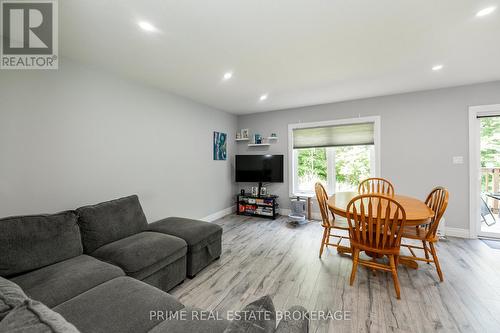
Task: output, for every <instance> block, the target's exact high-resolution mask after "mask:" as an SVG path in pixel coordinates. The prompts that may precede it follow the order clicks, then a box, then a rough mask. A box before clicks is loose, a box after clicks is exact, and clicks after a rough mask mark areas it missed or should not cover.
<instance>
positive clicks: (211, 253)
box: [148, 217, 222, 278]
mask: <svg viewBox="0 0 500 333" xmlns="http://www.w3.org/2000/svg"><path fill="white" fill-rule="evenodd" d="M148 229H149V230H150V231H155V232H161V233H164V234H168V235H172V236H176V237H179V238H182V239H184V240H185V241H186V243H187V244H188V251H187V276H188V277H190V278H192V277H194V276H195V275H196V274H197V273H198V272H199V271H201V270H202V269H203V268H205V267H206V266H208V265H209V264H210V263H211V262H212V261H214V260H217V259H219V257H220V254H221V249H222V228H221V227H220V226H218V225H217V224H214V223H209V222H203V221H198V220H191V219H185V218H182V217H168V218H166V219H163V220H160V221H157V222H154V223H151V224H150V225H149V227H148Z"/></svg>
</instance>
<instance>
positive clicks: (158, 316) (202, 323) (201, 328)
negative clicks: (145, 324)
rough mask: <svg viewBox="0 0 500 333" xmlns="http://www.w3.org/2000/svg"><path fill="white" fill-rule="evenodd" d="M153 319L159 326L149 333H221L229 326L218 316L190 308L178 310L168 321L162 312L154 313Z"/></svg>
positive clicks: (226, 321)
mask: <svg viewBox="0 0 500 333" xmlns="http://www.w3.org/2000/svg"><path fill="white" fill-rule="evenodd" d="M174 316H175V317H174ZM153 319H154V320H157V321H159V322H160V324H158V325H156V326H155V327H154V328H153V329H152V330H151V331H149V333H166V332H168V333H186V332H196V333H222V332H224V330H225V329H226V328H227V327H228V326H229V321H228V320H226V319H224V318H222V316H221V315H220V314H217V313H213V312H209V311H205V310H201V309H197V308H191V307H185V308H184V309H182V310H179V311H178V312H177V313H175V314H174V315H172V316H171V318H170V319H168V318H165V314H164V313H163V312H159V313H155V314H154V317H153Z"/></svg>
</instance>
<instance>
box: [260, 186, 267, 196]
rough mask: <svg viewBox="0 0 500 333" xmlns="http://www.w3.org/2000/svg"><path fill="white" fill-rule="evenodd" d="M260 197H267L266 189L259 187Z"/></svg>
mask: <svg viewBox="0 0 500 333" xmlns="http://www.w3.org/2000/svg"><path fill="white" fill-rule="evenodd" d="M260 195H261V196H266V195H267V188H265V187H261V188H260Z"/></svg>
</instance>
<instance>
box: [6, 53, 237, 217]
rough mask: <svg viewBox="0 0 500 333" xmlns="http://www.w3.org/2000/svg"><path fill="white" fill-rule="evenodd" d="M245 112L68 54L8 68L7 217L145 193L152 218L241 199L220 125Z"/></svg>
mask: <svg viewBox="0 0 500 333" xmlns="http://www.w3.org/2000/svg"><path fill="white" fill-rule="evenodd" d="M235 128H236V116H234V115H230V114H228V113H225V112H221V111H218V110H214V109H212V108H210V107H207V106H203V105H200V104H197V103H194V102H192V101H189V100H186V99H183V98H180V97H177V96H175V95H171V94H168V93H165V92H163V91H159V90H156V89H152V88H148V87H145V86H142V85H139V84H134V83H131V82H129V81H127V80H123V79H121V78H117V77H113V76H110V75H106V74H102V73H101V71H98V70H93V69H90V68H86V67H83V66H80V65H76V64H73V63H71V62H70V61H68V60H63V61H62V62H61V65H60V69H59V70H58V71H30V70H29V71H1V72H0V156H1V161H0V217H2V216H7V215H14V214H32V213H42V212H44V213H50V212H56V211H60V210H64V209H72V208H76V207H77V206H79V205H84V204H92V203H97V202H100V201H104V200H109V199H113V198H117V197H120V196H125V195H129V194H132V193H137V194H138V195H139V197H140V200H141V203H142V205H143V208H144V210H145V212H146V215H147V217H148V218H149V219H150V220H155V219H159V218H161V217H165V216H169V215H181V216H186V217H194V218H201V217H205V216H207V215H209V214H212V213H214V212H217V211H220V210H222V209H224V208H227V207H230V206H231V205H232V201H233V200H232V195H233V194H234V193H233V183H232V178H231V170H232V168H231V165H230V163H231V161H232V160H233V158H232V156H233V155H234V149H235V147H234V142H233V140H229V147H228V151H229V153H230V155H231V156H229V158H228V161H214V160H213V158H212V136H213V131H222V132H226V133H228V137H229V138H233V137H234V130H235Z"/></svg>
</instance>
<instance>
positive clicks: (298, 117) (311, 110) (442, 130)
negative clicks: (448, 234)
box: [238, 81, 500, 229]
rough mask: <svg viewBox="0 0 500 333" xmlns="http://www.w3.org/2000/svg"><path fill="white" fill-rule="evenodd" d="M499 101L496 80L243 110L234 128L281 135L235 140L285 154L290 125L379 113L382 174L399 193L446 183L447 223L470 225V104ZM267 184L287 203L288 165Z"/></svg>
mask: <svg viewBox="0 0 500 333" xmlns="http://www.w3.org/2000/svg"><path fill="white" fill-rule="evenodd" d="M498 103H500V81H498V82H492V83H485V84H478V85H471V86H464V87H457V88H449V89H439V90H432V91H424V92H415V93H408V94H401V95H393V96H386V97H377V98H369V99H362V100H355V101H349V102H342V103H333V104H325V105H317V106H311V107H303V108H297V109H289V110H282V111H274V112H266V113H258V114H251V115H245V116H241V117H238V128H249V129H250V132H251V133H253V132H258V133H261V134H264V135H269V134H270V133H271V132H275V133H277V134H278V136H279V138H280V139H279V141H278V142H277V143H276V144H273V145H271V147H270V148H269V149H262V148H260V147H259V148H258V150H257V149H255V148H248V147H247V145H246V144H245V143H238V153H239V154H253V153H256V154H257V153H260V154H262V153H273V154H284V155H285V157H286V159H287V155H288V143H287V135H288V134H287V130H288V129H287V126H288V124H291V123H299V122H311V121H322V120H331V119H342V118H353V117H357V116H374V115H379V116H381V142H382V143H381V176H382V177H386V178H388V179H390V180H391V181H392V182H393V183H394V185H395V187H396V191H397V192H399V193H404V194H408V195H412V196H417V197H420V198H424V197H425V195H426V194H427V193H428V192H429V191H430V190H431V189H432V188H433V187H434V186H436V185H443V186H446V187H447V188H448V189H449V190H450V204H449V208H448V211H447V214H446V224H447V227H454V228H461V229H468V228H469V222H468V216H469V215H468V214H469V213H468V211H469V201H468V200H469V174H468V172H469V171H468V169H469V168H468V144H469V143H468V107H469V106H471V105H484V104H498ZM453 156H464V164H462V165H456V164H452V157H453ZM286 163H288V161H286ZM238 186H240V185H239V184H238ZM241 186H243V185H241ZM270 189H271V192H273V193H275V194H278V195H280V196H281V205H282V207H283V208H289V203H288V200H287V198H288V195H289V191H288V165H286V166H285V182H284V183H283V184H273V185H272V186H270Z"/></svg>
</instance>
